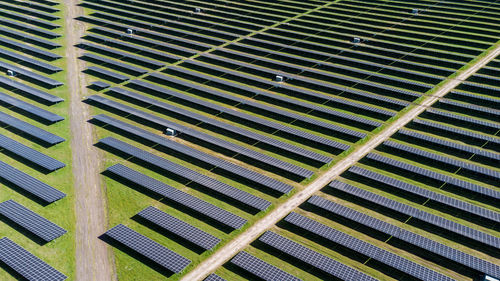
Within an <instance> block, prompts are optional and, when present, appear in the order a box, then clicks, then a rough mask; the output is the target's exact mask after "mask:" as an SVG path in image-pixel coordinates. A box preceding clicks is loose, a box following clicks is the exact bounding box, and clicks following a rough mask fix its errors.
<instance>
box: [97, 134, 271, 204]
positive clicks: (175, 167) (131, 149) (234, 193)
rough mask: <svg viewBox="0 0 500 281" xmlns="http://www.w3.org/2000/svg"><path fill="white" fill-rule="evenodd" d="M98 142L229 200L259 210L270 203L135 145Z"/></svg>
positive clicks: (107, 141) (114, 141) (106, 139)
mask: <svg viewBox="0 0 500 281" xmlns="http://www.w3.org/2000/svg"><path fill="white" fill-rule="evenodd" d="M99 143H100V144H102V145H106V146H108V147H110V148H112V149H113V150H115V151H119V152H120V153H123V154H126V155H128V156H129V157H135V158H137V159H139V160H141V161H144V162H146V163H148V164H149V165H151V166H154V167H156V168H158V169H161V170H163V171H165V172H168V173H172V174H175V175H177V176H179V177H182V178H185V179H187V180H189V181H193V182H195V183H197V184H200V185H202V186H204V187H205V188H208V189H210V190H211V191H212V192H216V193H217V194H220V195H222V196H224V197H225V198H230V199H231V200H234V201H236V202H238V203H240V204H243V205H245V206H248V207H251V208H255V209H257V210H259V211H262V210H265V209H267V208H268V207H269V205H270V204H271V203H270V202H269V201H267V200H264V199H262V198H259V197H257V196H255V195H252V194H250V193H248V192H245V191H243V190H240V189H237V188H235V187H232V186H230V185H228V184H225V183H223V182H220V181H218V180H216V179H213V178H211V177H208V176H205V175H203V174H200V173H198V172H195V171H193V170H190V169H189V168H186V167H184V166H181V165H179V164H176V163H174V162H171V161H168V160H166V159H164V158H161V157H159V156H156V155H154V154H152V153H149V152H146V151H144V150H141V149H139V148H136V147H135V146H132V145H130V144H127V143H125V142H122V141H119V140H117V139H114V138H112V137H107V138H104V139H101V140H100V141H99Z"/></svg>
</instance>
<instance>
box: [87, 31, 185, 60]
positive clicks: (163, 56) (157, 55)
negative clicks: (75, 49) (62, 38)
mask: <svg viewBox="0 0 500 281" xmlns="http://www.w3.org/2000/svg"><path fill="white" fill-rule="evenodd" d="M85 39H87V40H91V41H94V42H97V43H100V44H104V45H107V46H110V47H112V48H116V49H121V50H126V51H128V52H132V53H136V54H140V55H141V56H145V57H150V58H154V59H155V60H160V61H164V62H167V63H172V62H175V61H178V60H180V59H181V57H179V56H176V55H171V54H167V53H164V52H158V51H155V50H151V49H149V48H145V47H141V46H136V45H132V44H129V43H125V42H122V41H118V40H114V39H110V38H107V37H102V36H98V35H93V34H90V35H87V36H85Z"/></svg>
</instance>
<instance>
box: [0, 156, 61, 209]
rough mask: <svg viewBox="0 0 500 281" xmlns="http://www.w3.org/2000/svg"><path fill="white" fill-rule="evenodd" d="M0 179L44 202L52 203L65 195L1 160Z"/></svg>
mask: <svg viewBox="0 0 500 281" xmlns="http://www.w3.org/2000/svg"><path fill="white" fill-rule="evenodd" d="M0 179H3V180H5V181H7V182H10V183H12V184H14V185H15V186H17V187H19V188H21V189H22V190H24V191H26V192H27V193H29V194H30V195H32V196H35V197H37V198H39V199H41V200H42V201H44V202H46V203H52V202H54V201H57V200H59V199H61V198H63V197H65V196H66V194H64V193H62V192H61V191H59V190H57V189H55V188H53V187H52V186H49V185H47V184H45V183H43V182H41V181H39V180H37V179H35V178H33V177H32V176H30V175H28V174H25V173H24V172H21V171H19V170H17V169H15V168H13V167H11V166H10V165H8V164H6V163H4V162H1V161H0Z"/></svg>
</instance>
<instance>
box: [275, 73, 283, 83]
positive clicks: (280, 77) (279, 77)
mask: <svg viewBox="0 0 500 281" xmlns="http://www.w3.org/2000/svg"><path fill="white" fill-rule="evenodd" d="M284 80H285V78H283V76H281V75H276V77H275V78H274V81H276V82H283V81H284Z"/></svg>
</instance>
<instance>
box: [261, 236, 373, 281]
mask: <svg viewBox="0 0 500 281" xmlns="http://www.w3.org/2000/svg"><path fill="white" fill-rule="evenodd" d="M258 240H259V241H260V242H262V243H264V244H265V245H267V246H269V247H272V248H274V249H276V250H277V251H279V252H281V253H283V254H285V255H288V256H291V257H293V258H295V259H297V260H299V261H300V262H303V263H306V264H307V265H309V266H311V267H313V268H314V269H315V270H319V271H322V272H325V273H327V274H329V275H331V276H333V277H336V278H339V279H341V280H360V281H361V280H363V281H365V280H370V281H375V280H377V279H375V278H373V277H371V276H369V275H366V274H364V273H362V272H360V271H358V270H356V269H354V268H351V267H349V266H346V265H344V264H342V263H340V262H338V261H336V260H333V259H331V258H329V257H327V256H324V255H322V254H320V253H318V252H316V251H314V250H311V249H309V248H307V247H305V246H303V245H301V244H299V243H297V242H294V241H292V240H290V239H288V238H285V237H283V236H281V235H279V234H276V233H274V232H271V231H266V232H265V233H264V234H263V235H262V236H261V237H259V239H258Z"/></svg>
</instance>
